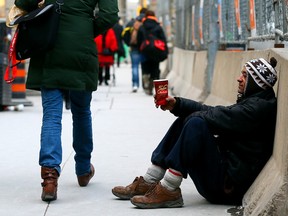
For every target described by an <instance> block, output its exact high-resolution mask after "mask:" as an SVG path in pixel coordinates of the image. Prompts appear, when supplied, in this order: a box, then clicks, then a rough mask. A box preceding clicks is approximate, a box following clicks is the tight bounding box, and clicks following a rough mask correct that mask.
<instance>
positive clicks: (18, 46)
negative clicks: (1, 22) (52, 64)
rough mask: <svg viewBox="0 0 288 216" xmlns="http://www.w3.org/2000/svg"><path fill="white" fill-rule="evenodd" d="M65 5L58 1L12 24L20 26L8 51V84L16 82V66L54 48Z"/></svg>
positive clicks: (6, 77)
mask: <svg viewBox="0 0 288 216" xmlns="http://www.w3.org/2000/svg"><path fill="white" fill-rule="evenodd" d="M63 5H64V0H56V2H55V3H54V4H48V5H45V6H43V7H41V8H37V9H36V10H34V11H31V12H29V13H28V14H25V15H23V16H20V17H17V18H16V19H15V20H14V21H12V22H11V23H10V25H11V26H13V25H17V24H18V26H17V28H16V31H15V34H14V36H13V38H12V41H11V43H10V48H9V51H8V64H7V67H6V71H5V75H4V79H5V81H6V83H8V84H10V83H12V82H13V81H14V79H15V77H16V75H17V67H16V66H17V64H19V63H20V62H21V60H24V59H27V58H30V57H32V56H36V55H39V54H43V53H45V52H47V51H49V50H51V49H52V48H53V47H54V44H55V41H56V38H57V33H58V27H59V21H60V14H61V13H62V11H61V7H62V6H63ZM16 60H19V61H20V62H17V61H16Z"/></svg>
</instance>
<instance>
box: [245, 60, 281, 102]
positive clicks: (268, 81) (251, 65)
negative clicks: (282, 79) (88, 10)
mask: <svg viewBox="0 0 288 216" xmlns="http://www.w3.org/2000/svg"><path fill="white" fill-rule="evenodd" d="M276 65H277V60H276V59H275V58H274V57H272V58H270V63H268V62H267V61H266V60H265V59H263V58H259V59H252V60H250V61H248V62H246V63H245V68H246V70H247V72H248V74H247V80H246V86H245V90H244V95H243V96H246V97H247V96H249V95H252V94H254V93H257V92H260V91H263V89H264V90H265V89H268V88H272V87H273V86H274V84H275V83H276V81H277V71H276V70H275V67H276Z"/></svg>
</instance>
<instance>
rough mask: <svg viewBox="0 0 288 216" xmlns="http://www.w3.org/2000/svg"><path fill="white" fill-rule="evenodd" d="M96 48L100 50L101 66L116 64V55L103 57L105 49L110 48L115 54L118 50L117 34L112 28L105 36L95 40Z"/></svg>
mask: <svg viewBox="0 0 288 216" xmlns="http://www.w3.org/2000/svg"><path fill="white" fill-rule="evenodd" d="M103 36H104V37H105V40H104V41H105V45H104V46H103ZM94 40H95V42H96V46H97V49H98V57H99V66H100V67H103V66H104V65H109V66H110V65H113V64H114V54H113V55H102V54H101V53H102V52H103V47H105V48H109V49H110V51H111V52H113V53H115V52H116V51H117V50H118V44H117V39H116V35H115V32H114V30H113V29H112V28H110V29H108V31H107V32H106V33H104V34H100V35H98V36H97V37H96V38H95V39H94Z"/></svg>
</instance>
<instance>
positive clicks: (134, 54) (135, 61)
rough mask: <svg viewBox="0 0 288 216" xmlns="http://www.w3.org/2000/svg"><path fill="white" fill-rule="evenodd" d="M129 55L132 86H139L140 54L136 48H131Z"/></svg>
mask: <svg viewBox="0 0 288 216" xmlns="http://www.w3.org/2000/svg"><path fill="white" fill-rule="evenodd" d="M130 57H131V63H132V86H133V87H135V86H136V87H139V65H140V63H141V60H142V54H141V53H140V52H139V51H138V50H132V51H131V52H130Z"/></svg>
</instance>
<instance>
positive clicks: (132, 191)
mask: <svg viewBox="0 0 288 216" xmlns="http://www.w3.org/2000/svg"><path fill="white" fill-rule="evenodd" d="M155 185H156V183H154V184H151V183H148V182H146V181H145V180H144V179H143V177H142V176H140V177H136V178H135V179H134V181H133V182H132V183H131V184H129V185H128V186H126V187H123V186H117V187H114V188H113V189H112V193H113V194H114V195H115V196H116V197H118V198H120V199H123V200H129V199H130V198H132V197H133V196H135V195H144V194H145V193H146V192H147V191H148V190H150V189H152V188H153V187H155Z"/></svg>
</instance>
